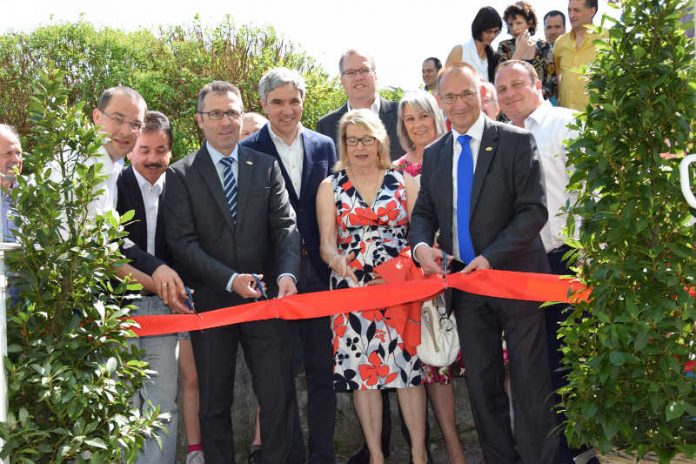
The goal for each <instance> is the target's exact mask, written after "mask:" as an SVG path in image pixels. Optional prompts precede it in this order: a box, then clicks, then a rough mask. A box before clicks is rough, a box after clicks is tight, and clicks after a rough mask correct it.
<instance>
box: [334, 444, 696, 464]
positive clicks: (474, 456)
mask: <svg viewBox="0 0 696 464" xmlns="http://www.w3.org/2000/svg"><path fill="white" fill-rule="evenodd" d="M432 451H433V458H434V459H435V463H434V464H447V453H446V452H445V450H444V449H434V450H432ZM343 459H344V460H339V462H341V463H343V462H345V459H347V457H344V458H343ZM466 460H467V464H484V463H483V455H482V454H481V450H480V449H479V448H472V449H468V450H466ZM600 461H601V462H602V464H635V462H636V461H635V459H634V458H630V457H627V456H626V455H625V454H623V453H614V454H611V455H607V456H602V457H600ZM640 462H641V463H645V464H648V463H656V462H658V460H657V458H654V457H646V458H644V459H642V460H641V461H640ZM387 463H388V464H408V454H407V452H406V450H402V449H399V450H395V451H394V452H393V454H392V456H390V457H389V459H387ZM672 464H696V459H686V458H683V457H681V458H676V459H675V460H673V461H672Z"/></svg>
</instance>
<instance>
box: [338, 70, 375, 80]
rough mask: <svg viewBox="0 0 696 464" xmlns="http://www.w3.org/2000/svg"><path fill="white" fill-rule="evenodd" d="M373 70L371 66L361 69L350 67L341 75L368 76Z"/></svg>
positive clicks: (352, 76) (351, 77)
mask: <svg viewBox="0 0 696 464" xmlns="http://www.w3.org/2000/svg"><path fill="white" fill-rule="evenodd" d="M371 72H372V70H371V69H370V68H360V69H349V70H348V71H343V72H342V73H341V76H346V77H348V78H350V79H355V78H356V77H357V76H358V75H360V76H363V77H364V76H367V75H368V74H370V73H371Z"/></svg>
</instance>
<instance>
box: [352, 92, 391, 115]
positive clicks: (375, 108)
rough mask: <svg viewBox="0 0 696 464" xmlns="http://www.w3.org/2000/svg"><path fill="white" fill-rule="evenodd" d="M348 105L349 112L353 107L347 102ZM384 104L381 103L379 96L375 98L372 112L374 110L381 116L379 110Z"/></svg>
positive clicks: (371, 108)
mask: <svg viewBox="0 0 696 464" xmlns="http://www.w3.org/2000/svg"><path fill="white" fill-rule="evenodd" d="M346 105H348V111H351V110H352V109H353V107H351V106H350V102H347V103H346ZM381 105H382V103H381V102H380V99H379V95H376V96H375V101H374V102H372V105H371V106H370V110H372V112H373V113H375V114H379V110H380V108H381V107H382V106H381Z"/></svg>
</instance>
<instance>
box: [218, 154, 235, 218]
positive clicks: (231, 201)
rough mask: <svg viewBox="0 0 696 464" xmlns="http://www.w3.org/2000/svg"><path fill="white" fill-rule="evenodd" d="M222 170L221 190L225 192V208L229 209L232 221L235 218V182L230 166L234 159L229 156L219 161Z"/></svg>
mask: <svg viewBox="0 0 696 464" xmlns="http://www.w3.org/2000/svg"><path fill="white" fill-rule="evenodd" d="M220 162H221V163H222V168H223V176H222V177H223V180H222V189H223V190H224V191H225V198H227V206H229V207H230V213H232V219H236V217H237V181H236V179H235V178H234V173H233V172H232V164H233V163H234V158H232V157H231V156H226V157H224V158H222V159H221V160H220Z"/></svg>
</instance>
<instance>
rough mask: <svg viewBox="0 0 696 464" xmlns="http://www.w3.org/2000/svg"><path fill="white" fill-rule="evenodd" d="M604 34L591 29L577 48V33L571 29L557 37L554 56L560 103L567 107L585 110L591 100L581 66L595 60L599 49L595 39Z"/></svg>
mask: <svg viewBox="0 0 696 464" xmlns="http://www.w3.org/2000/svg"><path fill="white" fill-rule="evenodd" d="M603 36H604V34H595V33H592V32H590V31H589V30H588V31H587V32H586V33H585V38H584V39H583V41H582V43H581V44H580V48H577V49H576V48H575V33H574V32H573V31H572V30H571V31H570V32H566V33H565V34H563V35H561V36H560V37H559V38H558V39H556V44H555V45H554V47H553V58H554V61H555V62H556V72H557V73H558V75H559V83H558V104H559V106H564V107H566V108H572V109H574V110H578V111H585V106H586V105H587V102H588V101H589V96H588V94H587V76H585V75H584V74H583V73H581V72H580V67H581V66H584V65H587V64H589V63H591V62H592V60H594V58H595V55H597V50H596V49H595V46H594V41H595V40H597V39H598V38H601V37H603Z"/></svg>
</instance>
